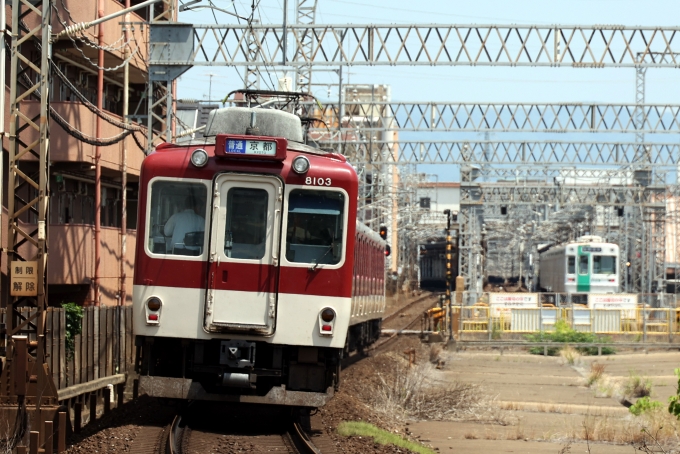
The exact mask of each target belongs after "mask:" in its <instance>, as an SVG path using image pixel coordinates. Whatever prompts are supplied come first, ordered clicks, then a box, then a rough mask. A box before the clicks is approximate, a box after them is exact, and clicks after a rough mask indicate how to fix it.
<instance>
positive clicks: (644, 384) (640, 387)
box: [623, 371, 652, 397]
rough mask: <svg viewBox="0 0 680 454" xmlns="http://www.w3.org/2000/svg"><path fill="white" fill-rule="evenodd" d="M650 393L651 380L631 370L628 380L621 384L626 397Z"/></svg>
mask: <svg viewBox="0 0 680 454" xmlns="http://www.w3.org/2000/svg"><path fill="white" fill-rule="evenodd" d="M651 394H652V381H651V380H650V379H649V378H647V377H641V376H640V375H638V374H637V373H634V372H632V371H631V372H630V376H629V377H628V380H627V381H626V383H625V384H624V386H623V395H624V396H626V397H646V396H650V395H651Z"/></svg>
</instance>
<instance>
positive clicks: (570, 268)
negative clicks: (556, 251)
mask: <svg viewBox="0 0 680 454" xmlns="http://www.w3.org/2000/svg"><path fill="white" fill-rule="evenodd" d="M567 274H576V257H574V256H573V255H570V256H568V257H567Z"/></svg>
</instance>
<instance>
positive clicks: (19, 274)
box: [0, 0, 58, 451]
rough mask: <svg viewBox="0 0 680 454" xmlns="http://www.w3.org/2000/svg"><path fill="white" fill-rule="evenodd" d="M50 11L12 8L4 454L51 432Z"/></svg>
mask: <svg viewBox="0 0 680 454" xmlns="http://www.w3.org/2000/svg"><path fill="white" fill-rule="evenodd" d="M50 5H51V4H50V1H49V0H42V1H35V0H33V1H30V0H13V2H12V22H11V24H12V25H11V27H12V29H11V36H12V44H11V50H12V52H11V69H10V103H9V104H10V120H9V124H10V127H9V169H8V170H9V184H8V188H9V194H8V207H7V208H8V235H7V258H8V260H7V263H8V271H9V273H8V274H9V277H11V279H10V297H9V299H8V300H7V301H6V311H7V312H6V322H5V331H6V332H5V333H4V334H5V336H3V337H4V340H5V342H6V344H5V345H4V350H5V355H4V356H5V361H4V364H3V368H2V374H1V378H0V420H2V421H6V422H9V421H14V422H15V423H14V424H12V425H10V424H9V423H7V424H4V425H3V427H2V428H0V440H2V441H0V446H1V447H2V448H3V450H5V449H7V450H8V451H11V450H12V449H13V448H14V447H15V446H16V445H17V444H18V443H20V442H25V441H26V440H27V438H28V430H29V427H33V428H34V429H33V430H40V427H41V424H42V423H43V422H44V421H50V424H51V421H53V419H54V414H55V412H56V409H57V403H58V402H57V393H56V388H55V386H54V383H53V382H52V378H51V375H50V371H49V370H47V369H46V365H45V336H44V335H45V329H46V328H45V321H46V319H45V316H46V309H47V288H46V287H47V255H48V250H47V239H48V229H47V216H48V201H49V194H48V188H49V185H48V178H49V177H48V175H49V172H48V170H49V134H50V131H49V88H50V77H49V74H50V70H49V64H50V56H49V53H48V51H47V50H48V49H50V48H51V43H50V40H51V36H50V32H51V14H50V13H51V8H50ZM46 13H47V14H46ZM29 24H30V25H29ZM31 27H32V28H31ZM28 100H38V101H39V103H37V105H36V104H33V106H29V105H28V104H29V103H26V102H25V101H28ZM33 107H37V108H33ZM2 445H4V446H2ZM36 451H37V447H36Z"/></svg>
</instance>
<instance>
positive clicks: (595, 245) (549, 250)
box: [539, 241, 619, 255]
mask: <svg viewBox="0 0 680 454" xmlns="http://www.w3.org/2000/svg"><path fill="white" fill-rule="evenodd" d="M570 246H572V247H573V246H588V247H590V248H607V247H614V248H616V249H619V245H618V244H616V243H605V242H597V243H595V242H579V241H572V242H569V243H563V244H557V245H554V246H551V247H549V248H547V249H543V250H540V249H539V254H541V255H543V254H550V253H556V252H561V251H562V250H564V249H566V248H568V247H570ZM594 252H601V251H594Z"/></svg>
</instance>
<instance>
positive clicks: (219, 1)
mask: <svg viewBox="0 0 680 454" xmlns="http://www.w3.org/2000/svg"><path fill="white" fill-rule="evenodd" d="M184 1H187V0H180V4H181V3H182V2H184ZM213 3H214V4H215V5H216V6H218V7H219V8H223V9H227V10H229V11H234V10H236V11H237V12H238V14H240V15H241V16H249V15H250V12H251V6H252V2H250V1H243V0H235V1H234V2H231V1H228V0H213ZM254 3H255V4H256V5H258V6H257V8H256V12H255V16H254V17H255V18H257V19H259V20H261V22H262V23H265V24H279V23H281V22H282V20H283V0H261V1H259V3H258V1H257V0H255V2H254ZM202 4H208V0H203V1H202ZM295 4H296V1H295V0H290V1H289V2H288V18H289V21H294V20H295ZM215 15H216V18H217V21H218V22H219V23H221V24H230V23H237V19H236V18H235V17H233V16H229V15H226V14H224V13H221V12H215ZM678 18H680V1H679V0H645V1H642V0H563V1H559V2H558V1H550V0H542V1H538V0H487V1H476V2H472V1H422V0H421V1H419V2H413V1H406V0H391V1H389V2H386V1H384V0H361V1H359V0H347V1H338V0H318V4H317V16H316V22H317V23H319V24H348V23H355V24H379V23H395V24H434V23H438V24H519V25H528V24H536V25H551V24H560V25H594V24H618V25H627V26H635V25H647V26H677V25H678ZM179 20H180V21H181V22H191V23H196V24H198V23H200V24H210V23H215V20H216V19H215V18H214V17H213V14H212V12H209V10H201V12H182V13H180V17H179ZM243 71H244V70H243V68H224V67H211V68H208V67H196V68H193V69H191V70H190V71H189V72H187V73H186V74H185V75H183V76H182V78H181V79H180V82H179V92H178V97H179V98H186V99H208V95H209V91H210V92H211V93H210V95H211V98H212V99H219V98H221V97H223V96H224V95H225V94H226V93H228V92H229V91H231V90H233V89H237V88H241V87H242V86H243V81H242V75H243ZM679 71H680V69H654V68H651V69H648V70H647V77H646V80H647V84H646V101H647V102H648V103H670V104H680V88H679V86H678V85H679V84H678V82H680V72H679ZM268 72H269V74H267V75H265V76H264V77H262V83H263V86H262V87H261V88H272V86H271V85H272V82H270V80H271V81H274V82H275V81H276V80H277V79H278V78H279V77H281V76H282V75H283V74H282V72H280V70H278V72H277V71H275V70H270V71H268ZM210 74H212V77H210ZM347 78H348V79H349V80H347ZM337 82H338V78H337V75H335V73H331V72H325V71H317V72H314V73H313V83H316V84H327V85H320V86H316V87H314V88H313V94H315V95H316V96H317V97H318V98H320V99H321V100H322V101H326V100H328V101H336V100H337V86H335V87H333V86H332V85H333V84H337ZM344 82H345V83H347V82H349V83H362V84H387V85H390V86H391V92H392V100H393V101H412V102H428V101H446V102H451V103H460V102H482V103H501V102H529V103H532V102H535V103H540V102H610V103H629V104H633V103H634V102H635V70H634V69H632V68H611V69H574V68H509V67H429V66H428V67H409V66H399V67H360V66H354V67H352V68H349V75H348V74H347V71H345V80H344ZM329 86H330V93H331V94H330V97H329V95H328V92H329ZM589 137H590V138H591V140H609V138H604V137H601V138H600V137H597V136H594V135H592V134H590V135H589ZM492 138H494V139H495V140H497V139H499V137H498V136H496V137H492ZM527 138H528V137H527ZM536 140H542V139H539V138H538V137H537V138H536ZM561 140H574V139H569V138H568V137H564V136H562V138H561ZM626 140H631V141H632V139H630V138H628V139H626ZM677 140H678V138H677V136H676V135H672V136H669V135H666V136H664V137H661V138H660V139H659V141H664V142H670V141H673V142H676V141H677ZM430 167H431V166H426V168H424V170H425V171H428V172H429V171H430V170H432V169H430ZM444 167H448V166H444ZM441 170H442V171H443V170H444V169H441ZM432 171H433V172H436V173H441V172H440V171H439V170H432ZM444 173H445V174H444V175H440V180H442V179H445V180H446V179H456V175H454V174H452V173H450V172H449V171H448V170H447V171H445V172H444Z"/></svg>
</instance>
